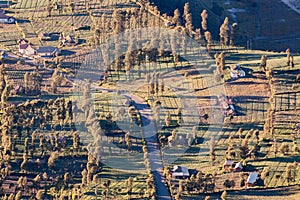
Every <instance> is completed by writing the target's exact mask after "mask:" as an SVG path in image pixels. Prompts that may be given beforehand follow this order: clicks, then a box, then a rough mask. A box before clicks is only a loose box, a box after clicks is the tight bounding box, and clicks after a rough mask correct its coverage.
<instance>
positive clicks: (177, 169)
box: [171, 165, 190, 179]
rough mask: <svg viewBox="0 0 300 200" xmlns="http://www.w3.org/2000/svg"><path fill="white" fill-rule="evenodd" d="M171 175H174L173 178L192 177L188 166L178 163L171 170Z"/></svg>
mask: <svg viewBox="0 0 300 200" xmlns="http://www.w3.org/2000/svg"><path fill="white" fill-rule="evenodd" d="M171 175H172V178H183V179H185V178H188V177H190V173H189V170H188V168H186V167H183V166H178V165H175V166H174V167H173V169H172V170H171Z"/></svg>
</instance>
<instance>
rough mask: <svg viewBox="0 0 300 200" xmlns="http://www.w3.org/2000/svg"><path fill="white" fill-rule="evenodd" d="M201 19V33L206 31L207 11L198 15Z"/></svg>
mask: <svg viewBox="0 0 300 200" xmlns="http://www.w3.org/2000/svg"><path fill="white" fill-rule="evenodd" d="M200 16H201V18H202V22H201V27H202V29H203V31H206V30H207V17H208V13H207V10H205V9H204V10H203V11H202V13H201V14H200Z"/></svg>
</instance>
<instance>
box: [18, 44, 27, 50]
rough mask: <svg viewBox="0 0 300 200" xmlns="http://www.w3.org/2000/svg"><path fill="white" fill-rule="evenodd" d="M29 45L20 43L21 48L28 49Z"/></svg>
mask: <svg viewBox="0 0 300 200" xmlns="http://www.w3.org/2000/svg"><path fill="white" fill-rule="evenodd" d="M28 46H29V45H28V44H20V45H19V49H27V47H28Z"/></svg>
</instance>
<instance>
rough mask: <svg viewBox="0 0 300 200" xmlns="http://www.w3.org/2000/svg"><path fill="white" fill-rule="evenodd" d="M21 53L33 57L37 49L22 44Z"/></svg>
mask: <svg viewBox="0 0 300 200" xmlns="http://www.w3.org/2000/svg"><path fill="white" fill-rule="evenodd" d="M19 52H20V53H21V54H24V55H28V56H31V55H34V54H35V49H34V48H33V47H32V45H31V44H20V45H19Z"/></svg>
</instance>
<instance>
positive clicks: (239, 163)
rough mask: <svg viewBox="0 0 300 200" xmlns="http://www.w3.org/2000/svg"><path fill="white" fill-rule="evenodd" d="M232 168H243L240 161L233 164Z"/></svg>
mask: <svg viewBox="0 0 300 200" xmlns="http://www.w3.org/2000/svg"><path fill="white" fill-rule="evenodd" d="M234 168H235V169H237V168H240V169H243V165H242V163H241V162H238V163H236V164H235V166H234Z"/></svg>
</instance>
